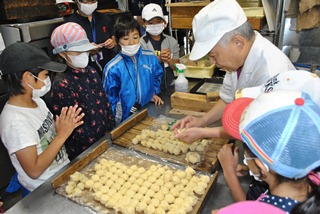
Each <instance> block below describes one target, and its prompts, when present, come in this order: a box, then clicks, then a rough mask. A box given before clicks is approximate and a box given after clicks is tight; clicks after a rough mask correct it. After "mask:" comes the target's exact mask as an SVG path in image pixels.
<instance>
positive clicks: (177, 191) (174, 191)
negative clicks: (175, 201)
mask: <svg viewBox="0 0 320 214" xmlns="http://www.w3.org/2000/svg"><path fill="white" fill-rule="evenodd" d="M170 193H171V194H172V195H173V196H174V197H178V196H179V193H180V192H179V190H178V189H177V188H175V187H174V188H172V189H171V190H170Z"/></svg>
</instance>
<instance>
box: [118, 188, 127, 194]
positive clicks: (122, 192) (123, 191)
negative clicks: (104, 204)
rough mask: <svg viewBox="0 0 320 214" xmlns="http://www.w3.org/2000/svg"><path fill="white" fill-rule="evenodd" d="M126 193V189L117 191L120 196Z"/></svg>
mask: <svg viewBox="0 0 320 214" xmlns="http://www.w3.org/2000/svg"><path fill="white" fill-rule="evenodd" d="M127 191H128V189H127V188H125V187H121V188H120V190H119V191H118V193H120V194H122V195H125V194H126V192H127Z"/></svg>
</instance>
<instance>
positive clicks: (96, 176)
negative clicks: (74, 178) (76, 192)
mask: <svg viewBox="0 0 320 214" xmlns="http://www.w3.org/2000/svg"><path fill="white" fill-rule="evenodd" d="M91 180H93V181H94V182H98V181H99V180H100V176H99V175H96V174H95V175H92V176H91Z"/></svg>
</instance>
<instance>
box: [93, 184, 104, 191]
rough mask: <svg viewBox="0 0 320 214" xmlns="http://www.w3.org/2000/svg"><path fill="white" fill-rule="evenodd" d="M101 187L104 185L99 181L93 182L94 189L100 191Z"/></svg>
mask: <svg viewBox="0 0 320 214" xmlns="http://www.w3.org/2000/svg"><path fill="white" fill-rule="evenodd" d="M101 187H102V184H101V183H99V182H96V183H94V184H93V186H92V189H93V190H94V191H99V190H100V188H101Z"/></svg>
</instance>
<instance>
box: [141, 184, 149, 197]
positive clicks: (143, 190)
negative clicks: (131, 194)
mask: <svg viewBox="0 0 320 214" xmlns="http://www.w3.org/2000/svg"><path fill="white" fill-rule="evenodd" d="M147 191H148V187H145V186H142V187H140V189H139V193H141V194H143V195H144V194H146V192H147Z"/></svg>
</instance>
